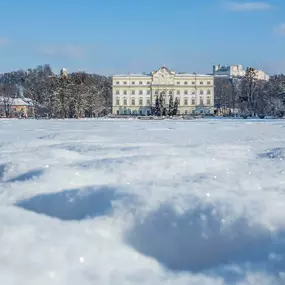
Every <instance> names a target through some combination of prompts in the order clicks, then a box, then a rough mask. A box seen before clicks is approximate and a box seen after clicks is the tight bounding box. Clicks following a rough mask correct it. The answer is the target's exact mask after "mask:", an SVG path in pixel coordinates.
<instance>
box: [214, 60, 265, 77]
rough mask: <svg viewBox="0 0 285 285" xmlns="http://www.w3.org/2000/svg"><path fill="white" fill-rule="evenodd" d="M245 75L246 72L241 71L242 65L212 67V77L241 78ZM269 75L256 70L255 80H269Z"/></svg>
mask: <svg viewBox="0 0 285 285" xmlns="http://www.w3.org/2000/svg"><path fill="white" fill-rule="evenodd" d="M245 74H246V70H245V69H243V66H242V65H220V64H219V65H214V66H213V75H214V77H226V78H234V77H243V76H245ZM269 78H270V77H269V75H268V74H266V73H265V72H264V71H263V70H256V79H257V80H266V81H268V80H269Z"/></svg>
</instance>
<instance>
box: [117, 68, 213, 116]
mask: <svg viewBox="0 0 285 285" xmlns="http://www.w3.org/2000/svg"><path fill="white" fill-rule="evenodd" d="M160 94H162V96H163V97H164V100H165V105H166V106H167V104H168V103H169V98H170V97H171V96H172V97H173V100H175V98H177V99H178V103H179V111H178V113H179V114H213V113H214V77H213V75H206V74H196V73H193V74H188V73H176V72H174V71H170V70H169V69H168V68H166V67H161V68H159V69H158V70H157V71H154V72H152V73H151V74H125V75H115V76H113V108H112V112H113V114H116V115H127V114H134V115H135V114H137V115H150V114H151V107H154V106H155V100H156V97H157V96H160Z"/></svg>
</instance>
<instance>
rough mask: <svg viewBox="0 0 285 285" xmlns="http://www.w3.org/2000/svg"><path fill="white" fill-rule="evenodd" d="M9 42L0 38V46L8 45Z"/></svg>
mask: <svg viewBox="0 0 285 285" xmlns="http://www.w3.org/2000/svg"><path fill="white" fill-rule="evenodd" d="M9 42H10V41H9V40H8V39H7V38H1V37H0V46H6V45H8V44H9Z"/></svg>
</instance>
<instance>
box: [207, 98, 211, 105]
mask: <svg viewBox="0 0 285 285" xmlns="http://www.w3.org/2000/svg"><path fill="white" fill-rule="evenodd" d="M207 105H211V98H210V97H207Z"/></svg>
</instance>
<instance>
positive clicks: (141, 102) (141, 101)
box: [139, 98, 143, 106]
mask: <svg viewBox="0 0 285 285" xmlns="http://www.w3.org/2000/svg"><path fill="white" fill-rule="evenodd" d="M139 104H140V105H141V106H142V104H143V99H142V98H140V101H139Z"/></svg>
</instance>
